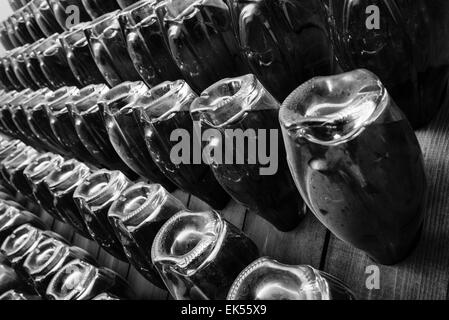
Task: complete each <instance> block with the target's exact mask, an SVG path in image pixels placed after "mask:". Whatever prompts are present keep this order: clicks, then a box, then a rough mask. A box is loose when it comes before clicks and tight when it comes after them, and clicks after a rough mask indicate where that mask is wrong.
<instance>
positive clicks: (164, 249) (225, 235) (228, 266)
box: [151, 211, 259, 300]
mask: <svg viewBox="0 0 449 320" xmlns="http://www.w3.org/2000/svg"><path fill="white" fill-rule="evenodd" d="M151 257H152V261H153V263H154V265H155V266H156V268H157V270H158V271H159V274H160V276H161V277H162V279H163V280H164V282H165V285H166V286H167V288H168V290H169V291H170V293H171V295H172V296H173V298H175V299H176V300H209V299H210V300H218V299H225V298H226V295H227V293H228V291H229V288H230V287H231V285H232V283H233V282H234V279H235V278H236V277H237V276H238V274H239V273H240V272H241V271H242V270H243V269H244V268H245V267H246V266H247V265H248V264H250V263H251V262H252V261H254V260H255V259H257V258H258V257H259V253H258V250H257V247H256V245H255V244H254V243H253V242H252V241H251V240H250V239H249V238H247V237H246V236H245V234H243V233H242V232H241V231H240V230H238V229H237V228H236V227H234V226H233V225H232V224H230V223H228V222H227V221H225V220H223V219H222V218H221V217H220V215H219V214H218V213H217V212H215V211H210V212H201V213H193V212H187V211H184V212H180V213H178V214H176V215H175V216H173V217H172V218H170V220H168V221H167V223H165V224H164V225H163V226H162V228H161V230H160V231H159V233H158V234H157V236H156V238H155V239H154V242H153V248H152V252H151Z"/></svg>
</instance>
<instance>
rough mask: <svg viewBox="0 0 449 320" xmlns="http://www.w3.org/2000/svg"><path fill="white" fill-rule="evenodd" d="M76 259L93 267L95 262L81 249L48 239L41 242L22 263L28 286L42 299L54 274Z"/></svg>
mask: <svg viewBox="0 0 449 320" xmlns="http://www.w3.org/2000/svg"><path fill="white" fill-rule="evenodd" d="M77 259H79V260H82V261H86V262H88V263H90V264H92V265H95V260H94V259H93V258H92V257H91V256H90V254H89V253H87V252H86V251H84V250H83V249H80V248H77V247H70V246H67V245H66V244H64V243H62V242H61V241H58V240H55V239H48V240H46V241H43V242H41V243H40V244H39V245H38V246H37V247H36V249H34V250H33V252H31V253H30V254H29V255H28V257H27V258H26V259H25V261H24V263H23V269H24V270H25V271H26V273H27V274H28V275H29V278H30V280H31V281H30V285H31V286H32V287H33V288H34V290H35V291H36V292H37V293H38V294H39V295H40V296H42V297H44V296H45V294H46V292H47V288H48V285H49V284H50V281H51V279H52V278H53V277H54V276H55V275H56V273H57V272H58V271H59V270H60V269H62V268H63V267H64V266H65V265H67V264H68V263H70V262H72V261H74V260H77Z"/></svg>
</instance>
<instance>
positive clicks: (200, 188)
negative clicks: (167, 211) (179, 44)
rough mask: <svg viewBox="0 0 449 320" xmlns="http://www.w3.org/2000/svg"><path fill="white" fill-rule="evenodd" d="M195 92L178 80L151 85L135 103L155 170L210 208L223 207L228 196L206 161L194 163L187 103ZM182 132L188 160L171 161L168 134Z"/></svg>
mask: <svg viewBox="0 0 449 320" xmlns="http://www.w3.org/2000/svg"><path fill="white" fill-rule="evenodd" d="M195 98H197V95H196V94H195V93H194V92H193V91H192V89H191V88H190V87H189V85H188V84H187V83H186V82H185V81H182V80H179V81H176V82H165V83H162V84H160V85H159V86H156V87H154V88H152V89H151V90H150V92H149V94H148V95H147V96H146V97H142V98H141V99H140V101H139V102H138V105H140V117H141V122H142V124H141V125H142V126H143V127H144V133H145V139H146V143H147V147H148V151H149V152H150V154H151V156H152V157H153V160H154V161H155V163H156V165H157V166H158V167H159V169H160V170H161V171H162V172H163V173H164V174H165V175H166V176H167V177H168V178H169V179H171V180H172V181H173V182H174V183H175V184H176V185H177V186H178V187H179V188H181V189H182V190H184V191H186V192H188V193H191V194H193V195H195V196H196V197H198V198H200V199H202V200H204V201H205V202H207V203H208V204H209V205H211V206H212V207H213V208H214V209H223V208H224V207H225V206H226V204H227V203H228V202H229V199H230V198H229V195H228V194H227V193H226V192H225V191H224V190H223V188H222V187H221V186H220V184H219V183H218V182H217V180H216V179H215V177H214V174H213V172H212V170H211V169H210V167H209V166H208V165H207V164H204V163H202V162H201V161H200V162H199V163H195V156H196V155H198V153H197V152H195V151H194V150H195V145H197V146H199V145H200V137H199V136H198V132H197V130H195V128H194V123H193V121H192V118H191V116H190V111H189V110H190V106H191V104H192V102H193V100H194V99H195ZM176 131H182V132H183V133H186V135H188V137H189V140H188V141H187V144H188V147H189V150H190V155H189V157H188V161H187V162H188V163H185V162H184V163H174V162H173V159H172V158H171V152H172V150H173V149H174V148H175V147H176V145H177V142H175V141H172V139H171V138H172V134H173V133H174V132H176Z"/></svg>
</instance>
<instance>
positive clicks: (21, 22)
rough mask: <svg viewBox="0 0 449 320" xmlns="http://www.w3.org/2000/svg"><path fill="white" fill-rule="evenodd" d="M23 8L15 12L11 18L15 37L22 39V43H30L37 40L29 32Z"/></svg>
mask: <svg viewBox="0 0 449 320" xmlns="http://www.w3.org/2000/svg"><path fill="white" fill-rule="evenodd" d="M22 10H23V8H22V9H20V10H18V11H16V12H14V13H13V14H12V15H11V16H10V17H9V18H10V19H11V20H10V21H11V24H12V28H13V29H14V35H15V37H16V38H17V39H18V40H19V41H20V43H21V44H22V45H25V44H27V43H28V44H30V43H33V42H34V41H35V39H33V37H32V36H31V34H30V33H29V31H28V29H27V26H26V21H25V19H24V17H23V13H22V12H23V11H22Z"/></svg>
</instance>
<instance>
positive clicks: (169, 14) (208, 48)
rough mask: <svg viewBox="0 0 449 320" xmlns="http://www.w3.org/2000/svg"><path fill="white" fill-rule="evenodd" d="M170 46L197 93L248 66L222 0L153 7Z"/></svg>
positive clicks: (171, 2)
mask: <svg viewBox="0 0 449 320" xmlns="http://www.w3.org/2000/svg"><path fill="white" fill-rule="evenodd" d="M156 12H157V13H158V16H159V20H160V22H161V24H162V26H163V28H164V30H165V35H166V37H167V42H168V44H169V48H170V51H171V54H172V57H173V58H174V60H175V62H176V63H177V65H178V67H179V68H180V69H181V72H182V74H183V75H184V78H185V80H186V81H187V82H188V83H189V84H190V86H191V87H192V88H194V89H195V90H196V91H197V92H201V91H203V90H204V89H206V88H207V87H208V86H210V85H212V84H213V83H215V82H217V81H219V80H221V79H223V78H226V77H235V76H241V75H244V74H246V73H248V71H249V69H248V66H247V64H246V62H245V61H244V59H243V56H242V54H241V52H240V49H239V46H238V42H237V40H236V38H235V35H234V31H233V28H232V22H231V14H230V10H229V8H228V7H227V5H226V3H225V2H224V1H222V0H208V1H200V0H196V1H195V0H189V1H179V0H168V1H166V2H161V4H159V5H158V6H157V7H156Z"/></svg>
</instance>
